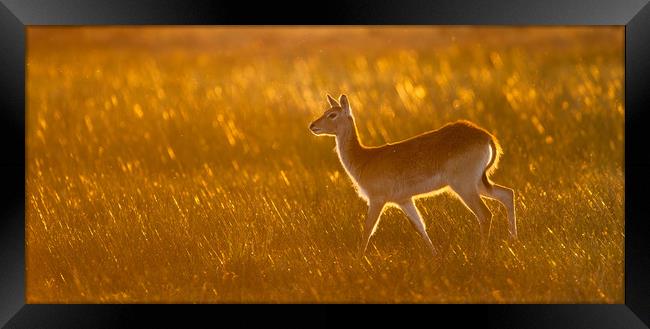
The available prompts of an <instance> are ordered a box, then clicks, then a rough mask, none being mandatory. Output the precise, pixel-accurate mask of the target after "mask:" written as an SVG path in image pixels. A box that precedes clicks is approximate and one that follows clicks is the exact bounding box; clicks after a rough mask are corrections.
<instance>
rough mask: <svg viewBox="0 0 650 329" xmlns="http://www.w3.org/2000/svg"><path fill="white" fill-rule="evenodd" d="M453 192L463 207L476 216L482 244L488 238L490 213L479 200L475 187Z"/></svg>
mask: <svg viewBox="0 0 650 329" xmlns="http://www.w3.org/2000/svg"><path fill="white" fill-rule="evenodd" d="M452 189H453V190H454V192H456V194H458V196H459V197H460V198H461V200H462V201H463V203H464V204H465V206H467V208H468V209H469V210H470V211H471V212H472V213H473V214H474V216H476V219H477V220H478V222H479V225H480V229H481V241H482V243H483V244H484V243H485V242H487V241H488V239H489V237H490V230H491V226H492V213H491V212H490V209H488V207H487V206H486V205H485V202H483V200H481V196H480V195H479V193H478V190H477V188H476V187H473V188H467V187H464V188H454V187H452Z"/></svg>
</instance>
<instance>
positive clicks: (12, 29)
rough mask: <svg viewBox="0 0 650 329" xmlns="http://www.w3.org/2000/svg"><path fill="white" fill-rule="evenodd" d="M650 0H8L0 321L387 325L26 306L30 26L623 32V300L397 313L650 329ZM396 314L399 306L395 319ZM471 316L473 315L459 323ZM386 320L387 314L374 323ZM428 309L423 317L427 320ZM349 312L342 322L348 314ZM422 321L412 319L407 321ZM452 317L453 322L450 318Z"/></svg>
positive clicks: (0, 7)
mask: <svg viewBox="0 0 650 329" xmlns="http://www.w3.org/2000/svg"><path fill="white" fill-rule="evenodd" d="M648 1H649V0H625V1H622V0H621V1H616V0H596V1H589V0H577V1H570V2H569V1H566V0H548V1H525V0H500V1H498V2H488V1H480V0H462V1H460V0H458V1H453V0H444V1H424V0H401V1H399V3H395V2H390V1H388V0H380V1H356V2H352V1H345V0H336V1H328V2H327V3H326V4H323V5H320V4H314V3H307V2H304V3H300V2H294V3H292V2H290V1H284V2H281V3H279V2H278V1H273V2H265V3H255V4H251V3H245V2H225V1H223V0H221V1H216V2H208V1H207V0H201V1H197V2H193V3H191V4H190V3H189V2H183V1H181V0H173V1H165V2H160V3H158V2H153V1H150V0H141V1H138V2H137V3H131V2H129V1H126V0H119V1H118V0H114V1H110V0H86V1H84V0H61V1H56V2H55V1H44V0H40V1H39V0H22V1H21V0H0V30H1V31H2V33H0V95H2V96H0V136H1V137H2V138H1V139H0V141H1V143H2V146H3V155H2V157H0V181H1V183H0V202H1V204H0V325H4V326H5V327H9V328H25V327H28V328H33V327H38V328H50V327H65V328H78V327H79V328H85V327H93V328H100V327H101V328H104V327H106V328H112V327H128V326H131V325H132V324H133V323H134V322H136V323H137V321H138V320H140V321H146V322H143V323H147V326H150V325H153V324H152V321H155V322H157V323H160V324H163V325H169V324H170V321H172V322H178V323H182V325H183V326H187V325H188V323H187V321H196V320H198V321H200V320H201V319H205V320H209V321H211V322H215V319H217V318H218V319H219V323H223V321H224V320H225V321H232V323H233V324H238V325H239V326H247V325H251V324H261V325H268V324H270V323H271V322H274V321H278V322H279V323H282V324H283V325H286V322H287V321H289V322H291V321H292V320H293V321H295V320H297V319H298V318H297V317H296V315H299V316H302V317H306V318H309V319H310V320H309V322H308V323H305V322H302V321H299V322H297V323H300V324H301V325H306V324H308V325H309V326H312V325H316V324H323V323H325V322H329V323H337V322H341V319H342V318H343V317H344V316H345V317H346V318H347V319H346V320H345V321H344V323H345V324H353V323H354V324H363V325H369V324H370V323H369V322H372V321H377V322H378V324H384V325H385V324H387V322H386V320H387V319H386V317H387V316H388V313H389V312H380V313H378V312H377V311H376V310H370V309H368V308H367V307H354V308H347V310H345V309H343V307H341V306H338V305H321V306H319V307H318V308H315V307H304V306H303V307H300V310H299V311H298V312H296V311H295V310H289V311H286V308H282V309H279V307H278V306H271V307H256V308H255V310H254V314H255V316H243V317H242V316H237V315H236V314H237V313H239V312H246V313H248V314H251V313H253V312H251V308H249V307H246V308H244V307H245V306H229V305H220V306H219V307H216V308H215V307H214V306H208V305H202V306H198V307H187V306H175V307H174V310H171V309H170V310H169V311H168V312H161V309H162V308H164V309H165V310H167V309H168V308H171V307H172V306H161V305H158V306H153V305H147V306H145V305H142V306H140V305H138V306H135V305H33V304H25V226H24V219H25V197H26V196H25V186H24V179H25V117H24V116H25V65H26V64H25V45H26V39H25V38H26V26H28V25H142V24H146V25H172V24H173V25H176V24H179V25H180V24H183V25H185V24H192V25H196V24H199V25H203V24H215V25H230V24H235V25H265V24H268V25H287V24H291V25H294V24H303V25H312V24H319V25H320V24H337V25H356V24H364V25H365V24H368V25H395V24H400V25H402V24H404V25H429V24H435V25H625V181H626V183H625V195H626V197H625V217H626V223H625V231H626V232H625V234H626V239H625V305H622V304H613V305H602V304H596V305H584V304H580V305H574V304H566V305H521V304H519V305H454V306H452V305H436V306H431V305H429V306H424V305H419V306H417V307H415V308H410V307H409V308H406V307H397V310H398V312H397V315H396V316H395V317H394V318H395V320H398V321H399V325H400V326H404V325H408V324H417V323H418V322H419V321H420V320H428V319H429V318H433V319H434V321H436V322H438V321H441V322H440V323H447V321H453V322H451V323H454V324H456V325H463V324H471V323H477V324H480V325H481V326H482V327H499V328H556V327H559V328H564V327H567V328H590V329H595V328H648V326H649V325H650V280H648V278H650V253H649V252H648V251H650V243H649V242H648V239H647V238H648V237H649V234H650V223H649V221H648V218H647V217H648V216H647V214H648V213H650V203H649V202H644V201H645V200H644V190H645V188H646V187H647V186H650V175H648V171H650V152H647V146H646V145H644V142H643V138H644V137H646V136H645V135H646V131H645V127H646V126H649V125H650V120H649V117H648V116H649V113H650V110H648V109H647V105H648V104H649V103H650V102H649V101H650V93H648V90H647V88H648V86H650V42H648V40H650V5H648V4H647V3H648ZM393 312H395V308H392V309H391V311H390V313H393ZM457 312H458V314H471V316H466V315H465V316H462V315H461V316H460V317H459V316H456V315H455V313H457ZM377 314H381V319H379V318H377ZM422 314H426V315H427V317H426V318H422ZM339 317H340V318H339ZM409 321H413V322H412V323H406V322H409ZM442 321H444V322H442Z"/></svg>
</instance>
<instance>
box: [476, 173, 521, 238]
mask: <svg viewBox="0 0 650 329" xmlns="http://www.w3.org/2000/svg"><path fill="white" fill-rule="evenodd" d="M480 186H481V189H480V192H481V195H484V196H486V197H488V198H491V199H495V200H497V201H499V202H501V203H502V204H503V205H504V206H505V207H506V210H507V211H508V225H509V228H508V230H509V231H510V236H511V237H512V238H514V239H516V238H517V218H516V217H515V191H514V190H513V189H511V188H508V187H505V186H501V185H498V184H492V183H489V182H487V183H486V182H485V180H484V182H482V184H480Z"/></svg>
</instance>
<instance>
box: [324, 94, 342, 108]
mask: <svg viewBox="0 0 650 329" xmlns="http://www.w3.org/2000/svg"><path fill="white" fill-rule="evenodd" d="M327 101H328V102H329V103H330V106H331V107H340V106H341V105H339V103H338V102H337V101H336V100H335V99H334V98H332V96H330V94H327Z"/></svg>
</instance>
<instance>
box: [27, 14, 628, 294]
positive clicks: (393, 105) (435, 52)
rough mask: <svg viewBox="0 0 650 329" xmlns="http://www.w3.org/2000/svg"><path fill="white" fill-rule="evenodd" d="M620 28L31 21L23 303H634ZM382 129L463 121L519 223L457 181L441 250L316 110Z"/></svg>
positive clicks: (405, 130)
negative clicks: (341, 109)
mask: <svg viewBox="0 0 650 329" xmlns="http://www.w3.org/2000/svg"><path fill="white" fill-rule="evenodd" d="M623 33H624V31H623V28H622V27H616V28H611V27H594V28H471V27H454V28H451V27H448V28H426V27H412V28H379V27H375V28H367V29H364V28H302V29H301V28H293V29H292V28H275V29H268V28H267V29H255V28H189V27H184V28H176V29H170V28H164V27H161V28H147V29H143V28H134V29H129V28H47V27H30V28H28V33H27V34H28V49H27V53H28V57H27V104H28V105H27V111H26V113H27V118H26V119H27V127H26V129H27V136H26V138H27V150H26V153H27V176H26V184H27V185H26V188H27V193H26V234H27V241H26V243H27V245H26V248H27V253H26V254H27V260H26V265H27V272H26V277H27V283H26V284H27V294H26V295H27V301H28V302H29V303H79V302H81V303H94V302H99V303H103V302H110V303H113V302H115V303H122V302H138V303H139V302H162V303H167V302H174V303H179V302H180V303H185V302H187V303H191V302H204V303H215V302H216V303H222V302H415V303H420V302H428V303H623V302H624V281H623V278H624V238H625V237H624V224H625V223H624V206H623V205H624V169H623V159H624V158H623V155H624V153H623V147H624V138H623V136H624V104H623V92H624V89H623V81H624V80H623V78H624V73H623V72H624V71H623V70H624V68H623V51H624V50H623ZM326 93H331V94H332V95H334V96H335V97H338V95H339V94H340V93H346V94H347V95H348V96H349V97H350V101H351V104H352V110H353V112H354V113H355V116H356V121H357V124H358V126H359V133H360V138H361V140H362V141H363V143H365V144H366V145H380V144H382V143H386V142H394V141H397V140H400V139H404V138H407V137H410V136H412V135H415V134H419V133H422V132H424V131H427V130H431V129H435V128H438V127H440V126H442V125H443V124H445V123H447V122H449V121H452V120H456V119H468V120H471V121H474V122H475V123H477V124H479V125H481V126H482V127H485V128H486V129H487V130H489V131H491V132H492V133H493V134H495V135H496V136H497V138H498V139H499V140H500V142H501V143H502V145H503V149H504V156H503V157H502V159H501V162H500V165H499V169H498V170H497V171H496V173H495V174H494V175H493V177H492V179H493V180H494V181H496V182H498V183H500V184H503V185H507V186H510V187H513V188H514V189H515V191H516V198H517V201H516V209H517V215H518V228H519V241H516V242H511V241H508V232H507V222H506V216H505V209H504V208H503V207H502V206H501V205H500V204H498V203H497V202H495V201H488V206H489V207H490V209H491V210H492V211H493V212H494V214H495V216H494V219H493V223H492V235H491V240H490V242H489V245H488V248H487V250H486V251H485V252H484V253H483V252H481V250H480V249H479V246H478V243H477V241H478V238H479V226H478V223H477V222H476V220H475V219H474V217H473V216H472V215H471V213H470V212H469V211H468V210H467V209H466V208H465V207H464V206H463V205H462V204H461V203H460V201H458V200H456V199H454V198H453V197H451V196H450V195H446V194H443V195H440V196H437V197H434V198H428V199H422V200H420V201H418V203H417V206H418V207H419V208H420V210H421V212H422V214H423V216H424V219H425V222H426V224H427V226H428V227H427V230H428V233H429V235H430V237H431V239H432V241H433V243H434V245H435V246H436V248H437V249H438V257H436V258H433V257H431V255H430V254H429V252H428V250H427V248H426V245H425V244H424V243H423V242H422V241H421V239H420V237H419V236H418V234H417V232H416V231H415V229H414V228H413V227H412V226H411V224H410V223H409V222H408V220H407V218H406V216H405V215H404V214H402V213H401V212H400V211H399V210H397V209H393V208H391V209H389V210H388V211H387V212H385V213H384V215H383V216H382V218H381V221H380V224H379V227H378V230H377V233H376V234H375V235H374V237H373V238H372V240H371V244H370V246H369V250H368V252H367V254H366V256H365V257H360V256H359V249H360V247H361V243H362V241H361V240H362V229H363V223H364V218H365V214H366V210H367V206H366V204H365V203H364V202H363V201H362V200H361V199H360V198H359V197H358V196H357V195H356V193H355V191H354V189H353V187H352V184H351V182H350V180H349V179H348V178H347V177H346V175H345V172H344V171H343V169H342V167H341V165H340V164H339V162H338V157H337V156H336V154H335V152H334V150H333V148H334V140H333V139H331V138H323V137H320V138H319V137H316V136H313V135H312V134H311V133H310V132H309V130H308V129H307V126H308V124H309V123H310V122H311V121H312V120H313V119H314V118H316V117H317V116H319V115H320V114H321V113H322V111H323V110H324V109H325V108H326V106H327V102H326V100H325V94H326Z"/></svg>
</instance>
